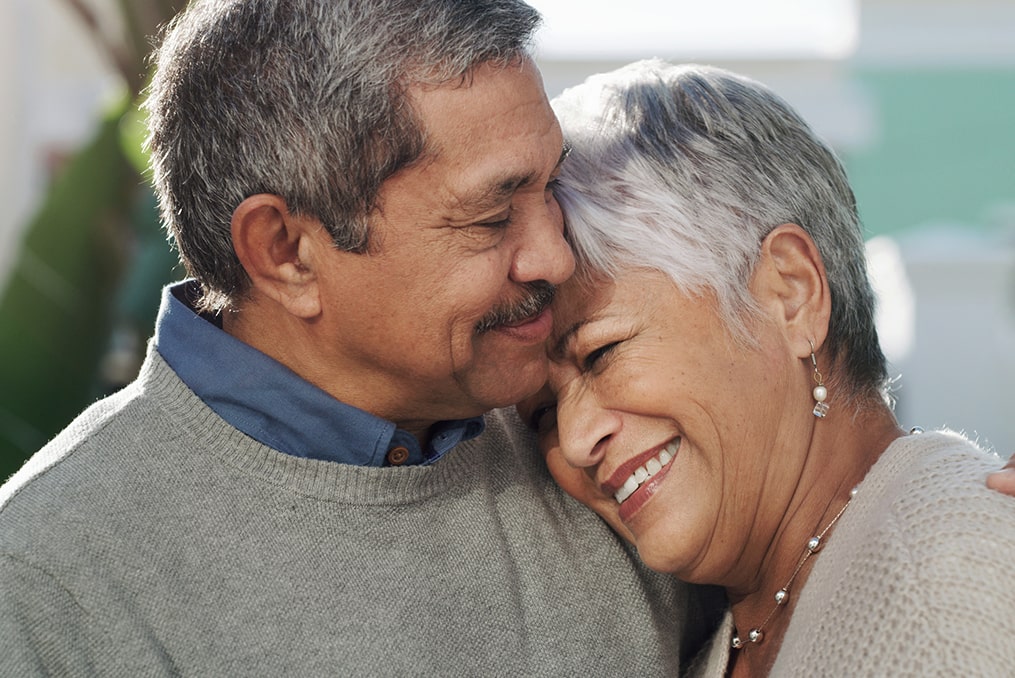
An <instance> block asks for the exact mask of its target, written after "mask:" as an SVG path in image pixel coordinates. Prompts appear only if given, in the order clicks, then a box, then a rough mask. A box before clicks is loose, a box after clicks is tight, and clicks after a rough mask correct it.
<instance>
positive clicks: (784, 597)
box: [730, 487, 857, 650]
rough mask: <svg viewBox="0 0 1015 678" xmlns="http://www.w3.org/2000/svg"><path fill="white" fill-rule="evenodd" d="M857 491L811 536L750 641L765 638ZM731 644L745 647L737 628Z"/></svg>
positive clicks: (853, 490) (753, 631)
mask: <svg viewBox="0 0 1015 678" xmlns="http://www.w3.org/2000/svg"><path fill="white" fill-rule="evenodd" d="M856 493H857V488H855V487H854V488H853V489H852V490H850V492H849V499H847V500H846V503H845V504H844V505H843V506H842V508H841V509H839V512H838V513H836V514H835V517H834V518H832V520H831V521H829V523H828V525H826V526H825V529H823V530H821V532H820V533H818V535H817V536H815V537H811V538H810V539H808V540H807V546H806V547H805V548H804V552H803V555H801V556H800V560H799V561H797V566H796V569H795V570H793V574H792V575H790V578H789V581H788V582H786V585H785V586H783V587H782V588H781V589H779V590H778V591H776V592H775V608H774V609H773V610H772V611H771V612H769V613H768V616H767V617H765V621H763V622H761V626H758V627H757V628H753V629H751V630H750V631H749V632H748V633H747V639H748V640H749V641H751V642H752V643H760V642H761V641H763V640H764V639H765V633H764V631H763V629H764V628H765V625H766V624H768V622H769V621H770V620H771V619H772V616H773V615H774V614H775V613H776V612H778V611H779V608H780V607H782V606H783V605H785V604H786V602H787V601H789V587H790V586H792V585H793V581H794V580H795V579H796V576H797V575H798V574H800V570H801V568H803V566H804V563H806V562H807V559H808V558H810V557H811V556H812V555H814V554H815V553H817V552H818V551H820V550H821V547H822V546H823V545H824V543H823V539H824V536H825V535H826V534H827V533H828V531H829V530H830V529H832V526H833V525H835V523H836V522H838V520H839V518H840V517H842V514H843V513H845V511H846V507H847V506H849V504H850V502H851V501H853V499H854V498H855V497H856ZM730 646H731V647H732V648H733V649H734V650H739V649H741V648H743V647H744V641H743V640H741V638H740V634H739V633H737V631H736V629H734V630H733V638H732V640H731V641H730Z"/></svg>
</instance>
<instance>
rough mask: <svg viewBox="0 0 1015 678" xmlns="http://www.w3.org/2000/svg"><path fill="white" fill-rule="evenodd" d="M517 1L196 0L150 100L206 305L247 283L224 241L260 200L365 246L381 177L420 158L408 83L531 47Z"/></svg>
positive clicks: (178, 226) (168, 38)
mask: <svg viewBox="0 0 1015 678" xmlns="http://www.w3.org/2000/svg"><path fill="white" fill-rule="evenodd" d="M539 22H540V17H539V14H538V12H536V11H535V10H534V9H532V8H531V7H529V6H528V5H526V4H525V3H524V2H521V1H520V0H472V1H470V2H461V1H460V0H194V1H193V2H191V3H190V5H189V6H188V7H187V9H186V10H185V11H184V12H182V13H181V14H180V15H178V16H177V18H176V19H175V20H174V21H173V22H172V23H171V24H170V26H169V28H168V30H167V32H166V34H165V37H164V39H163V42H162V45H161V47H160V48H159V50H158V51H157V52H156V55H155V63H156V71H155V75H154V79H153V81H152V83H151V86H150V88H149V92H148V98H147V102H146V105H145V107H146V109H147V112H148V127H149V136H148V142H147V143H148V148H149V149H150V152H151V164H152V172H153V178H154V182H155V187H156V192H157V194H158V197H159V202H160V207H161V211H162V217H163V220H164V222H165V224H166V227H167V228H168V230H169V232H170V234H171V235H172V237H173V239H174V240H175V242H176V246H177V248H178V249H179V252H180V256H181V259H182V260H183V262H184V264H185V265H186V266H187V270H188V272H189V273H190V274H191V275H192V276H194V277H195V278H197V279H198V280H199V281H200V283H201V285H202V288H203V290H204V300H203V302H202V303H203V306H204V307H205V308H207V309H222V308H229V307H232V306H235V305H236V303H237V302H238V301H239V300H240V299H242V297H243V295H244V294H245V292H246V291H247V290H248V289H249V285H250V280H249V278H248V277H247V275H246V272H245V271H244V270H243V268H242V266H241V265H240V262H239V261H238V259H237V258H236V255H235V252H234V250H233V245H232V240H231V237H230V220H231V217H232V214H233V211H234V210H235V208H236V207H237V206H238V205H239V204H240V203H241V202H242V201H243V200H244V199H245V198H247V197H249V196H251V195H255V194H258V193H272V194H276V195H278V196H281V197H282V198H283V199H284V200H285V201H286V203H287V205H288V208H289V210H290V211H292V212H294V213H296V214H300V215H305V216H312V217H316V218H317V219H319V220H320V221H321V222H322V223H323V224H324V226H325V228H327V229H328V231H329V232H330V233H331V235H332V237H333V238H334V241H335V244H336V246H337V247H339V248H341V249H344V250H348V251H354V252H363V251H366V248H367V246H368V239H369V229H368V221H367V220H368V216H369V215H370V213H371V212H372V211H373V209H374V208H375V207H376V199H377V193H378V190H379V188H380V186H381V183H382V182H384V180H385V179H387V178H388V177H390V176H391V175H392V174H394V173H395V172H397V171H398V170H399V169H401V168H403V167H406V166H407V165H409V164H411V163H413V162H414V161H416V160H418V159H419V158H420V157H421V156H423V155H424V154H425V152H426V150H427V149H426V130H425V129H423V128H422V126H421V123H420V121H419V120H418V119H417V117H416V116H415V115H414V112H413V110H412V107H411V106H410V104H409V102H408V100H407V97H406V89H407V88H408V87H410V86H412V85H418V84H442V83H446V82H452V81H455V80H461V81H462V82H463V83H465V82H467V78H468V76H469V74H470V73H471V71H472V70H473V69H474V68H476V67H477V66H479V65H481V64H486V63H492V64H496V65H504V66H506V65H508V64H510V63H513V62H515V61H518V60H519V59H521V58H522V57H524V56H527V55H528V54H529V50H530V48H531V41H532V36H533V33H534V31H535V29H536V28H537V26H538V25H539Z"/></svg>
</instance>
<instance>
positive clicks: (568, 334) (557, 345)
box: [550, 318, 592, 362]
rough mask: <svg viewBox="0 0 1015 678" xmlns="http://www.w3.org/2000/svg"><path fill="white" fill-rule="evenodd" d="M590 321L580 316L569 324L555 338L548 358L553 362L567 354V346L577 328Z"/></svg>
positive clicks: (572, 339)
mask: <svg viewBox="0 0 1015 678" xmlns="http://www.w3.org/2000/svg"><path fill="white" fill-rule="evenodd" d="M591 321H592V319H591V318H582V319H581V320H579V321H578V322H576V323H575V324H573V325H571V327H569V328H567V330H566V331H565V332H564V333H563V334H562V335H560V337H558V338H557V341H555V342H554V344H553V347H552V348H551V349H550V360H553V361H555V362H556V361H560V360H563V358H564V356H565V355H566V354H567V349H568V346H570V344H571V343H572V342H573V341H574V337H575V335H576V334H577V333H578V330H580V329H581V328H582V327H584V326H585V325H587V324H589V323H590V322H591Z"/></svg>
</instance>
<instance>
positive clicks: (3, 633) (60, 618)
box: [0, 555, 96, 676]
mask: <svg viewBox="0 0 1015 678" xmlns="http://www.w3.org/2000/svg"><path fill="white" fill-rule="evenodd" d="M87 617H88V615H87V614H86V613H85V611H84V610H83V609H81V607H80V606H79V605H78V603H77V601H75V600H74V597H73V596H72V595H71V593H70V592H69V591H68V590H67V589H65V588H64V587H62V586H61V585H60V584H59V583H58V582H57V581H56V580H55V579H54V578H53V577H51V576H50V575H49V574H48V573H46V572H44V571H43V570H41V569H39V568H37V567H34V566H32V565H30V564H28V563H26V562H24V561H22V560H19V559H16V558H14V557H12V556H9V555H3V556H0V646H2V648H3V651H2V652H0V674H2V675H5V676H33V675H60V676H72V675H91V674H94V673H95V672H96V671H95V666H94V664H93V662H92V661H91V658H90V656H89V647H90V645H91V644H92V642H91V641H90V640H89V638H88V636H89V635H90V632H89V629H90V626H89V624H88V618H87Z"/></svg>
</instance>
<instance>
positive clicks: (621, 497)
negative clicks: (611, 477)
mask: <svg viewBox="0 0 1015 678" xmlns="http://www.w3.org/2000/svg"><path fill="white" fill-rule="evenodd" d="M679 447H680V439H679V438H677V439H675V440H671V441H670V442H669V444H667V445H666V447H664V448H663V449H662V451H661V452H660V453H659V454H657V455H656V456H654V457H652V458H651V459H649V460H648V461H646V462H645V465H644V466H639V467H638V468H636V469H635V470H634V473H632V474H631V477H630V478H628V479H627V480H626V481H624V484H623V485H621V487H620V489H619V490H617V491H616V492H615V493H614V494H613V498H614V499H616V500H617V503H618V504H623V503H624V502H625V501H627V498H628V497H630V496H631V495H632V494H634V491H635V490H637V489H638V488H639V487H641V484H642V483H644V482H645V481H646V480H648V479H649V478H651V477H652V476H654V475H655V474H657V473H659V472H660V471H662V470H663V469H664V468H666V466H668V465H669V463H670V462H671V461H673V458H674V457H675V456H677V448H679Z"/></svg>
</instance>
